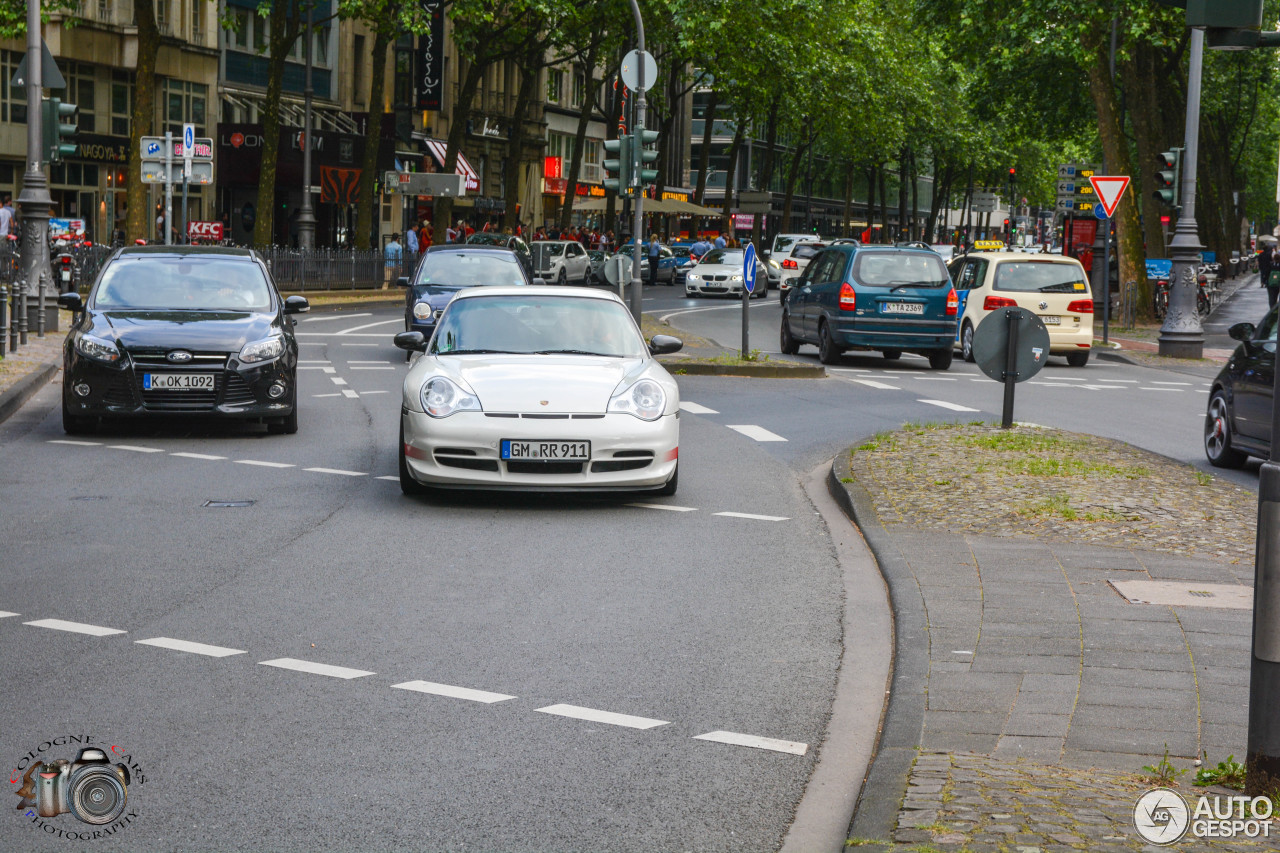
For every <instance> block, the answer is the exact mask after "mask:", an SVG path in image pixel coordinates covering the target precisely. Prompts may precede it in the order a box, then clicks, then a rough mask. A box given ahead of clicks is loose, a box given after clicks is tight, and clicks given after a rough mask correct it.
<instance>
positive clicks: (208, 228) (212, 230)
mask: <svg viewBox="0 0 1280 853" xmlns="http://www.w3.org/2000/svg"><path fill="white" fill-rule="evenodd" d="M187 236H188V237H190V238H191V242H193V243H194V242H196V241H198V240H199V241H213V242H217V241H218V240H221V239H222V223H221V222H188V223H187Z"/></svg>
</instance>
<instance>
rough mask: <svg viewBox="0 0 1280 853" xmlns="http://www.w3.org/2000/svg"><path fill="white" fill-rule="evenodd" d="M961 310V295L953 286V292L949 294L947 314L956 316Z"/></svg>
mask: <svg viewBox="0 0 1280 853" xmlns="http://www.w3.org/2000/svg"><path fill="white" fill-rule="evenodd" d="M959 311H960V297H959V296H957V295H956V289H955V288H954V287H953V288H951V292H950V293H948V294H947V316H948V317H954V316H956V314H957V313H959Z"/></svg>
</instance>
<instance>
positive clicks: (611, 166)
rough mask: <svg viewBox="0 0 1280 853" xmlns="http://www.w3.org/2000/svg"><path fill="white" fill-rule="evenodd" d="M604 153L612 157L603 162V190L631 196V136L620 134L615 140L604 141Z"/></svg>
mask: <svg viewBox="0 0 1280 853" xmlns="http://www.w3.org/2000/svg"><path fill="white" fill-rule="evenodd" d="M604 153H606V154H612V155H613V157H611V158H609V159H606V160H605V161H604V171H605V174H606V175H608V177H606V178H605V179H604V188H605V189H607V190H613V191H614V192H616V193H617V194H618V195H630V194H631V167H632V159H631V135H630V134H626V133H624V134H622V135H621V136H619V137H618V138H617V139H606V140H605V141H604Z"/></svg>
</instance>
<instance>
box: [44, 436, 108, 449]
mask: <svg viewBox="0 0 1280 853" xmlns="http://www.w3.org/2000/svg"><path fill="white" fill-rule="evenodd" d="M49 443H50V444H72V445H75V446H76V447H101V446H102V442H101V441H72V440H71V439H69V438H51V439H49Z"/></svg>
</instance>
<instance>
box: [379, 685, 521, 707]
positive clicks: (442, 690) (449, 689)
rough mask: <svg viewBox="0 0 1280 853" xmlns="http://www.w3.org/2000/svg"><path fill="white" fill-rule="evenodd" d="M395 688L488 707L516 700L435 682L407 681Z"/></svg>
mask: <svg viewBox="0 0 1280 853" xmlns="http://www.w3.org/2000/svg"><path fill="white" fill-rule="evenodd" d="M391 686H392V687H394V688H398V689H400V690H414V691H417V692H418V693H430V694H432V695H434V696H448V697H450V698H452V699H466V700H468V701H471V702H484V703H485V704H486V705H492V704H493V703H494V702H505V701H507V700H508V699H514V698H516V697H514V696H508V695H507V694H505V693H489V692H487V691H485V690H472V689H471V688H470V687H455V686H453V685H452V684H436V683H435V682H434V681H406V682H405V683H404V684H393V685H391Z"/></svg>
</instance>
